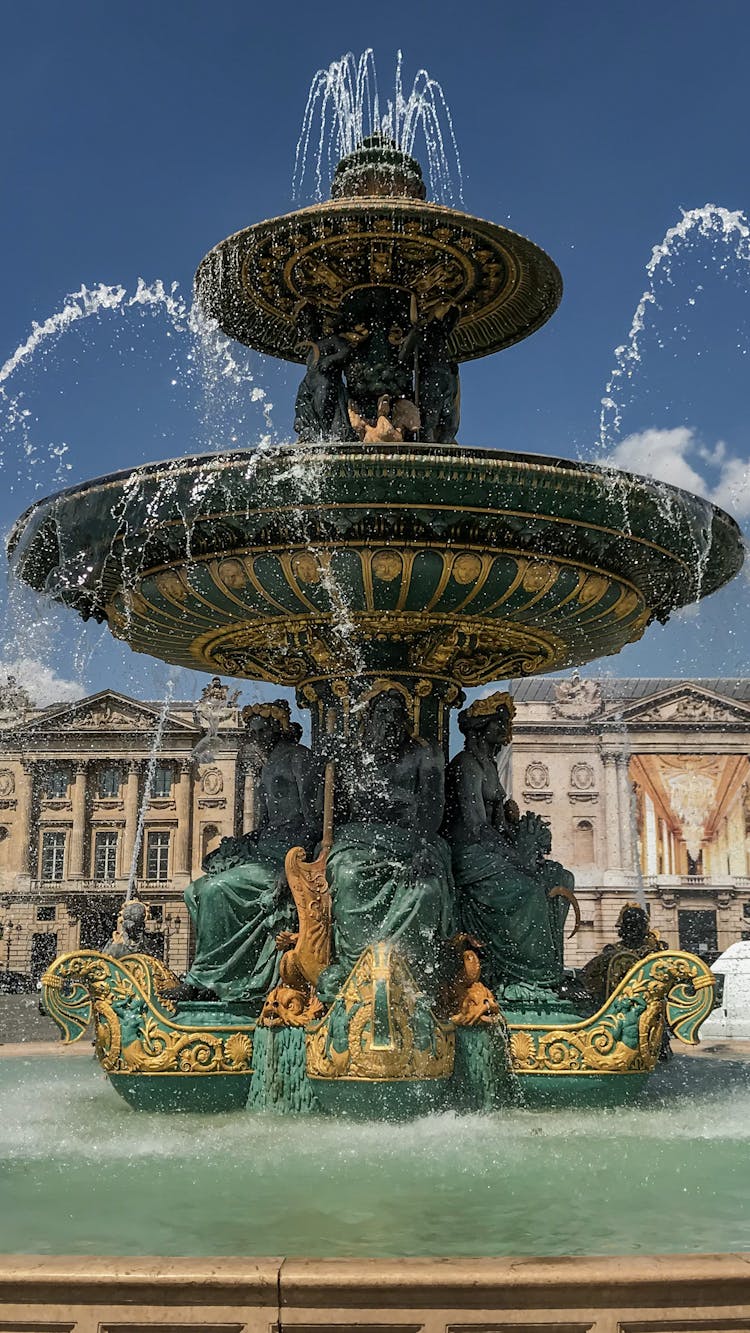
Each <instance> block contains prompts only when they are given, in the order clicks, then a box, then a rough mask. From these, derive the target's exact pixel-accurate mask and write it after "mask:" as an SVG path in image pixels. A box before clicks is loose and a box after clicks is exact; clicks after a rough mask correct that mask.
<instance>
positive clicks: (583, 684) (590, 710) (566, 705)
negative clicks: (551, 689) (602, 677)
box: [552, 671, 604, 719]
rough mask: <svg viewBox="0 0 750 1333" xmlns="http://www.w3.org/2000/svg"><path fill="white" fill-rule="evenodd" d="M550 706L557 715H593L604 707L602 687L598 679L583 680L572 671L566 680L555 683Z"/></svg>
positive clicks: (573, 716)
mask: <svg viewBox="0 0 750 1333" xmlns="http://www.w3.org/2000/svg"><path fill="white" fill-rule="evenodd" d="M552 707H553V709H554V711H555V713H556V714H557V715H558V717H571V718H576V719H577V718H586V717H595V716H596V715H597V713H601V711H602V709H603V708H604V700H603V698H602V687H601V685H600V683H599V681H598V680H583V678H582V677H581V674H580V672H578V671H574V672H573V673H572V675H571V676H569V677H568V679H567V680H560V681H558V682H557V683H556V684H555V696H554V701H553V704H552Z"/></svg>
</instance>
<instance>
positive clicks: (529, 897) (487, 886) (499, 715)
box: [443, 693, 573, 999]
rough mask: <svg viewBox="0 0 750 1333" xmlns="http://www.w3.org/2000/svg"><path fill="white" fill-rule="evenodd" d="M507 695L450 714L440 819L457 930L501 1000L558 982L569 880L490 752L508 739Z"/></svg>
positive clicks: (546, 835) (510, 708)
mask: <svg viewBox="0 0 750 1333" xmlns="http://www.w3.org/2000/svg"><path fill="white" fill-rule="evenodd" d="M514 711H515V710H514V708H513V701H512V699H511V698H510V695H508V694H499V693H496V694H493V695H491V696H490V697H489V698H485V699H479V700H477V701H476V703H474V704H472V705H471V707H470V708H467V709H465V710H464V711H463V712H462V713H460V714H459V718H458V725H459V727H460V729H461V731H462V732H463V734H464V737H465V742H464V749H463V750H462V752H461V753H460V754H458V755H456V757H455V758H454V759H453V760H451V762H450V764H449V765H448V771H447V775H446V801H445V805H446V816H445V823H444V826H443V832H444V836H445V837H446V838H447V839H448V841H449V843H450V845H451V850H452V856H453V875H454V879H455V883H456V911H457V915H458V922H459V928H460V929H461V930H462V931H465V932H466V933H467V934H468V935H472V936H474V937H475V938H476V939H477V940H479V941H480V942H481V944H482V945H483V946H484V948H483V953H482V959H483V968H482V979H483V980H484V981H486V983H487V985H488V986H490V987H492V989H494V990H501V991H503V992H504V993H505V996H506V998H508V999H513V998H517V999H523V998H531V997H532V996H533V994H534V992H535V991H537V990H538V989H539V988H540V987H541V988H542V989H545V990H550V989H553V988H555V987H557V986H558V985H559V984H560V982H561V981H562V975H563V926H564V923H565V917H566V915H567V912H568V906H569V903H568V901H566V900H565V898H563V897H561V896H557V895H555V896H551V893H552V890H553V889H554V888H556V887H562V888H564V889H565V890H566V891H567V892H568V893H569V892H570V891H571V890H572V887H573V878H572V876H571V875H570V874H569V872H568V871H565V870H563V868H562V866H559V865H558V864H557V863H556V862H554V861H548V860H547V859H546V853H547V852H548V851H549V849H550V847H549V831H548V829H547V828H546V826H545V825H544V824H543V822H542V820H541V819H539V817H538V816H537V815H533V814H527V815H524V816H523V818H519V814H518V807H517V806H516V805H515V803H514V802H513V801H508V800H506V796H505V792H504V791H503V788H502V785H501V783H500V779H499V777H498V772H497V763H496V759H497V756H498V754H499V753H500V751H501V750H502V749H503V747H504V746H505V745H507V744H508V743H509V741H510V731H511V722H512V718H513V713H514Z"/></svg>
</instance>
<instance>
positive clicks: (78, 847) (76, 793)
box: [68, 759, 88, 879]
mask: <svg viewBox="0 0 750 1333" xmlns="http://www.w3.org/2000/svg"><path fill="white" fill-rule="evenodd" d="M87 770H88V760H86V759H82V760H79V762H78V763H77V764H76V766H75V781H74V783H73V799H72V805H73V827H72V829H71V833H70V856H69V858H68V879H85V878H86V876H85V873H84V865H83V863H84V854H85V843H86V772H87Z"/></svg>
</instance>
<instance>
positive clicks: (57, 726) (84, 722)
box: [22, 690, 200, 736]
mask: <svg viewBox="0 0 750 1333" xmlns="http://www.w3.org/2000/svg"><path fill="white" fill-rule="evenodd" d="M159 718H160V710H159V709H158V708H154V707H152V706H151V705H149V704H143V703H141V702H140V701H139V700H137V699H131V698H130V697H129V696H128V695H127V694H118V693H117V692H116V691H115V690H102V691H101V692H100V693H99V694H92V695H89V696H88V697H87V698H85V699H79V700H77V701H76V702H75V703H72V704H71V703H65V704H60V705H59V706H57V707H53V708H48V709H46V710H45V712H44V713H43V714H42V715H41V716H37V717H35V718H34V719H33V720H31V721H29V722H27V723H26V724H25V725H24V727H23V728H22V729H23V730H26V731H38V730H40V729H43V730H44V732H45V733H46V734H50V733H53V732H58V731H64V732H86V733H89V734H90V733H91V732H93V731H142V732H147V731H151V732H153V731H154V730H155V729H156V727H157V726H158V725H159ZM166 730H167V731H170V732H175V731H181V732H185V733H186V734H189V735H191V736H193V735H200V728H199V727H194V726H190V724H189V723H187V722H184V721H183V720H182V718H178V717H175V716H174V715H173V714H170V713H167V721H166Z"/></svg>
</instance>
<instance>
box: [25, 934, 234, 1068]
mask: <svg viewBox="0 0 750 1333" xmlns="http://www.w3.org/2000/svg"><path fill="white" fill-rule="evenodd" d="M177 984H178V980H177V977H175V975H174V973H172V972H170V970H169V968H167V967H165V966H164V964H163V963H161V962H159V961H158V960H157V959H154V958H150V957H147V956H146V955H144V954H138V955H136V954H134V955H130V956H126V957H125V958H120V959H114V958H111V957H108V956H106V955H104V954H100V953H96V952H95V951H93V950H82V951H81V952H78V953H70V954H63V955H62V956H61V957H60V958H57V959H56V960H55V962H54V963H53V965H52V967H51V968H50V969H49V971H48V972H46V973H45V975H44V977H43V978H42V985H43V992H44V1003H45V1006H46V1008H47V1011H48V1013H49V1014H50V1017H51V1018H53V1019H54V1020H55V1022H56V1023H57V1025H58V1027H59V1028H60V1030H61V1032H62V1034H63V1039H64V1040H65V1041H67V1042H72V1041H78V1040H79V1039H80V1038H81V1037H82V1036H83V1035H84V1033H85V1032H86V1031H87V1029H88V1027H89V1025H90V1023H91V1022H92V1020H93V1023H94V1038H95V1049H96V1055H97V1059H98V1060H99V1063H100V1064H101V1066H102V1068H103V1069H104V1070H105V1071H106V1072H107V1073H108V1074H175V1075H178V1074H192V1075H195V1074H249V1073H250V1072H251V1060H252V1050H253V1039H252V1038H253V1025H250V1024H248V1025H247V1026H245V1027H243V1026H242V1025H240V1024H237V1023H235V1024H233V1025H232V1026H231V1027H230V1026H226V1027H224V1026H218V1025H217V1026H215V1027H213V1026H206V1027H203V1028H199V1027H197V1026H196V1024H195V1022H193V1023H192V1024H186V1023H179V1022H177V1021H175V1018H174V1017H173V1015H174V1014H175V1010H176V1006H175V1005H174V1003H172V1002H171V1001H169V1000H168V999H167V998H166V997H165V996H164V994H163V992H164V990H166V989H168V988H169V987H174V986H176V985H177Z"/></svg>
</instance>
